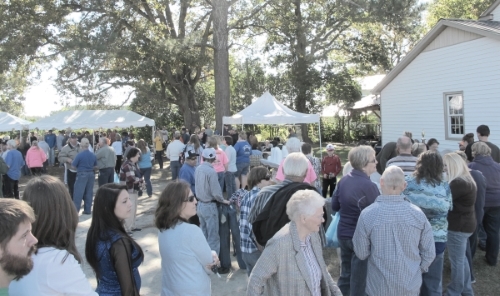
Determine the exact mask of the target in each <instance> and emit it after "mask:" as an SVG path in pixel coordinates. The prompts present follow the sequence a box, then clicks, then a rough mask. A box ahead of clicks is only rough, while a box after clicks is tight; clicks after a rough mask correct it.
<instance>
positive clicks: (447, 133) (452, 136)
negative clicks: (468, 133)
mask: <svg viewBox="0 0 500 296" xmlns="http://www.w3.org/2000/svg"><path fill="white" fill-rule="evenodd" d="M453 95H460V96H462V125H463V131H464V133H462V134H452V133H451V120H450V108H449V101H448V97H449V96H453ZM443 106H444V127H445V139H446V140H461V139H462V137H463V135H464V134H465V99H464V92H463V91H454V92H445V93H443Z"/></svg>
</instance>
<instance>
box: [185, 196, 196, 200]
mask: <svg viewBox="0 0 500 296" xmlns="http://www.w3.org/2000/svg"><path fill="white" fill-rule="evenodd" d="M195 198H196V196H194V195H190V196H188V198H187V200H185V202H193V201H194V199H195Z"/></svg>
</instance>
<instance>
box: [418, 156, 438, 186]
mask: <svg viewBox="0 0 500 296" xmlns="http://www.w3.org/2000/svg"><path fill="white" fill-rule="evenodd" d="M443 167H444V166H443V158H442V157H441V155H440V154H439V153H438V152H434V151H426V152H424V153H422V154H420V155H419V157H418V159H417V164H416V166H415V172H414V173H413V175H414V176H415V179H416V180H417V183H419V184H420V181H421V180H425V182H427V183H429V184H431V185H433V186H438V185H439V184H440V183H441V181H442V177H443Z"/></svg>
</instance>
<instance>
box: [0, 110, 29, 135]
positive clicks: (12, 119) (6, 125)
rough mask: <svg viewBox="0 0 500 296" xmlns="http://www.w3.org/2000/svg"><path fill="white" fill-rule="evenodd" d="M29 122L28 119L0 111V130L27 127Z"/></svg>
mask: <svg viewBox="0 0 500 296" xmlns="http://www.w3.org/2000/svg"><path fill="white" fill-rule="evenodd" d="M30 124H31V122H30V121H27V120H24V119H21V118H19V117H17V116H14V115H12V114H9V113H7V112H0V132H10V131H20V130H23V129H28V128H29V125H30Z"/></svg>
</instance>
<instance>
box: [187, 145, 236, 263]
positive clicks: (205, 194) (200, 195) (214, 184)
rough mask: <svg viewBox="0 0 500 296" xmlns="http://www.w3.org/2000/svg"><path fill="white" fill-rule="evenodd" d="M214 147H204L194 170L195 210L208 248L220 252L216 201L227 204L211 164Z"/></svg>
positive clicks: (213, 157) (213, 158) (213, 156)
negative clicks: (196, 204)
mask: <svg viewBox="0 0 500 296" xmlns="http://www.w3.org/2000/svg"><path fill="white" fill-rule="evenodd" d="M215 155H216V152H215V149H213V148H206V149H204V150H203V152H202V154H201V156H202V158H203V163H202V164H201V165H199V166H198V167H197V168H196V171H195V172H194V179H195V182H194V183H195V189H196V199H197V200H198V206H197V212H198V217H199V218H200V227H201V230H202V231H203V234H204V235H205V237H206V238H207V241H208V245H209V246H210V248H211V249H212V250H214V251H216V252H217V255H218V254H219V252H220V237H219V212H218V210H217V202H220V203H223V204H229V201H227V200H225V199H224V197H223V196H222V190H221V188H220V185H219V179H218V178H217V173H216V172H215V169H214V168H213V166H212V163H213V162H214V161H215Z"/></svg>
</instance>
